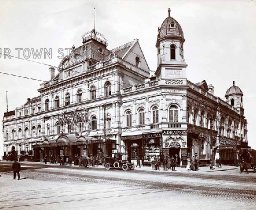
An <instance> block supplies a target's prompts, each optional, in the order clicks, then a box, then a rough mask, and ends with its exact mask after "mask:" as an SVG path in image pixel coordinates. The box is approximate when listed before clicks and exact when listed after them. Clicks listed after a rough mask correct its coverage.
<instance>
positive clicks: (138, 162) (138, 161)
mask: <svg viewBox="0 0 256 210" xmlns="http://www.w3.org/2000/svg"><path fill="white" fill-rule="evenodd" d="M136 167H139V168H140V158H139V156H137V165H136Z"/></svg>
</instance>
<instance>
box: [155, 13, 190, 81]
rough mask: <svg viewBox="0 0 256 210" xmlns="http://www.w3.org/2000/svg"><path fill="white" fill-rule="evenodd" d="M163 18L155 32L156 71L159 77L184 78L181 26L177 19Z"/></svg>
mask: <svg viewBox="0 0 256 210" xmlns="http://www.w3.org/2000/svg"><path fill="white" fill-rule="evenodd" d="M170 12H171V10H170V9H168V17H167V18H165V20H164V21H163V23H162V25H161V27H160V28H158V34H157V41H156V47H157V71H156V73H155V74H156V76H157V77H158V78H160V79H174V78H186V69H185V68H186V67H187V64H186V63H185V60H184V55H183V43H184V42H185V39H184V34H183V31H182V28H181V26H180V24H179V23H178V21H176V20H175V19H174V18H172V17H171V16H170Z"/></svg>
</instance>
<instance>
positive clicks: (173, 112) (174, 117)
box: [169, 105, 179, 122]
mask: <svg viewBox="0 0 256 210" xmlns="http://www.w3.org/2000/svg"><path fill="white" fill-rule="evenodd" d="M178 118H179V111H178V107H177V106H175V105H171V106H170V108H169V122H178V121H179V119H178Z"/></svg>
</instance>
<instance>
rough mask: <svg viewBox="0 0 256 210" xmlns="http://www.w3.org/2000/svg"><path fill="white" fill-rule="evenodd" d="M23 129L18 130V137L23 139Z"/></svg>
mask: <svg viewBox="0 0 256 210" xmlns="http://www.w3.org/2000/svg"><path fill="white" fill-rule="evenodd" d="M21 131H22V129H21V128H19V130H18V139H21V138H22V133H21Z"/></svg>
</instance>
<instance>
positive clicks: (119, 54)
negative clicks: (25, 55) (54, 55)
mask: <svg viewBox="0 0 256 210" xmlns="http://www.w3.org/2000/svg"><path fill="white" fill-rule="evenodd" d="M184 42H185V38H184V34H183V31H182V28H181V26H180V24H179V23H178V22H177V21H176V20H175V19H174V18H172V17H171V16H170V10H169V11H168V16H167V17H166V19H165V20H164V21H163V23H162V25H161V27H160V28H158V33H157V41H156V48H157V60H158V64H157V69H156V71H155V74H154V75H153V76H152V75H150V70H149V67H148V64H147V61H146V59H145V57H144V54H143V51H142V49H141V47H140V44H139V41H138V40H133V41H131V42H129V43H126V44H124V45H122V46H119V47H117V48H115V49H112V50H110V49H108V47H107V41H106V39H105V38H104V36H103V35H102V34H100V33H98V32H96V31H95V29H93V30H92V31H90V32H88V33H86V34H85V35H84V36H83V40H82V44H81V46H79V47H73V48H72V51H71V53H70V55H68V56H66V57H65V58H63V60H62V61H61V62H60V64H59V66H58V68H57V73H56V72H55V71H56V69H55V68H53V67H51V68H50V74H51V80H50V81H48V82H44V83H43V84H41V85H40V87H39V89H38V92H39V95H38V96H37V97H33V98H28V100H27V102H26V103H25V104H24V105H22V106H21V107H18V108H16V109H15V110H13V111H10V112H6V113H4V118H3V134H4V150H5V151H4V152H5V156H7V155H8V153H11V150H12V148H15V150H16V151H17V153H18V155H19V156H24V155H27V156H29V157H31V158H32V159H34V160H41V159H43V158H44V157H47V158H48V159H51V158H54V159H57V160H58V159H59V158H61V157H64V158H65V159H68V158H69V159H73V158H75V157H78V156H94V157H95V158H98V159H99V160H100V159H102V158H103V157H106V156H113V155H114V154H117V153H119V154H121V155H122V158H123V159H128V160H130V161H133V160H141V161H142V162H143V163H144V164H147V163H149V162H150V161H151V160H152V159H153V158H154V157H157V156H159V157H161V158H162V157H164V156H166V157H167V156H169V157H175V158H176V159H177V161H178V163H179V164H180V165H181V166H185V165H186V164H187V160H188V158H194V157H197V158H199V159H200V162H201V163H204V162H205V163H207V162H209V161H210V160H211V159H214V158H215V157H216V156H220V157H221V159H222V161H223V162H224V163H225V162H226V163H233V162H234V161H236V159H237V155H238V150H239V148H240V147H241V146H243V145H246V144H247V121H246V118H245V116H244V109H243V92H242V91H241V89H240V88H239V87H238V86H236V84H235V82H233V85H232V86H231V87H230V88H229V89H228V90H227V91H226V94H225V100H223V99H221V98H219V97H217V96H215V95H214V87H213V85H208V84H207V82H206V81H202V82H199V83H193V82H191V81H189V80H188V79H187V77H186V67H187V64H186V62H185V59H184V50H183V45H184Z"/></svg>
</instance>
